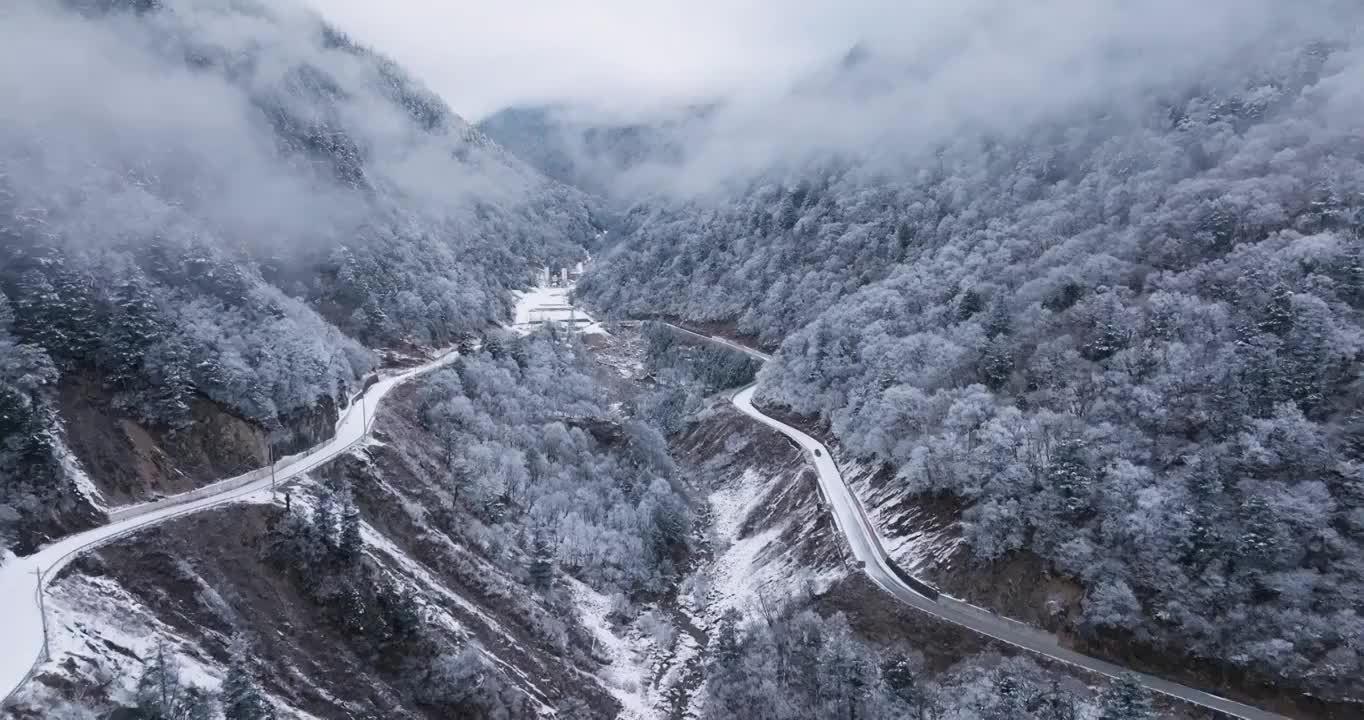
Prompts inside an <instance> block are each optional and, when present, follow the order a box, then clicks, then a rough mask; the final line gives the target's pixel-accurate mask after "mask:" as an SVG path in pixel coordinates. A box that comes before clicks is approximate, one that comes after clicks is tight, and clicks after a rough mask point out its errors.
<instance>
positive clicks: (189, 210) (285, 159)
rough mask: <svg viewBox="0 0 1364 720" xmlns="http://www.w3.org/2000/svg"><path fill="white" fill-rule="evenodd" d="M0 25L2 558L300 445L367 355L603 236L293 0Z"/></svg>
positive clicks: (350, 384)
mask: <svg viewBox="0 0 1364 720" xmlns="http://www.w3.org/2000/svg"><path fill="white" fill-rule="evenodd" d="M0 15H2V17H3V22H0V48H2V49H0V65H3V67H5V68H7V70H6V71H5V72H3V73H0V97H3V98H5V101H4V102H3V103H0V106H2V107H0V295H3V296H4V297H5V299H4V300H0V308H7V309H0V335H2V337H0V354H2V355H0V406H2V407H4V408H5V409H6V412H5V413H4V414H3V418H2V419H0V423H3V427H2V428H0V429H2V430H3V431H4V432H3V434H4V443H3V445H2V446H0V539H4V541H5V542H6V544H14V545H15V546H16V548H17V549H18V550H20V551H27V550H29V549H31V548H32V547H33V546H34V545H35V544H37V543H39V542H42V541H43V540H45V539H48V538H51V537H53V536H55V535H59V534H61V533H62V532H64V531H67V530H70V529H74V528H77V527H82V526H88V525H89V523H90V522H92V521H94V520H97V518H98V516H99V514H100V512H101V511H102V505H103V504H104V502H105V500H106V499H105V498H101V497H100V495H101V494H106V495H108V498H107V501H109V502H127V501H134V500H139V499H146V498H148V497H149V496H150V495H151V494H152V493H154V492H157V491H160V490H162V489H166V490H175V489H183V486H184V484H185V481H184V480H183V479H181V480H175V479H174V478H191V480H190V481H189V483H190V484H193V482H197V481H202V480H203V479H207V478H212V477H218V476H221V475H230V474H234V473H233V471H234V470H236V469H237V468H239V467H253V466H257V465H261V464H264V462H265V461H266V460H267V459H268V457H269V456H270V455H271V454H272V453H286V452H291V451H293V450H295V449H298V448H300V447H306V446H308V445H310V444H312V443H313V442H315V441H316V439H317V438H316V432H317V429H318V428H322V429H325V428H326V427H328V426H329V420H330V419H334V418H335V413H336V407H337V406H338V405H340V404H343V403H344V399H345V398H346V397H348V396H349V395H350V394H351V393H352V391H353V390H354V389H355V387H356V385H357V383H358V382H359V380H360V378H361V377H362V376H364V375H365V373H367V372H368V371H369V370H370V369H371V368H373V367H374V365H375V363H376V358H375V356H374V355H373V353H371V352H370V351H369V350H367V349H366V347H382V346H390V347H392V346H402V345H407V344H415V345H445V344H449V343H451V342H452V341H453V340H454V339H455V338H457V337H459V336H461V335H462V334H465V333H469V332H475V331H481V330H482V329H484V328H486V327H488V326H489V325H490V324H492V323H496V322H499V321H502V320H505V319H506V318H508V316H509V313H510V307H511V296H510V294H509V290H511V289H512V288H515V287H518V286H521V285H523V284H525V283H526V281H527V280H528V279H529V278H530V275H531V268H534V267H537V266H540V265H542V264H546V263H549V262H551V261H559V260H567V259H570V258H577V257H581V256H582V254H583V252H584V250H583V244H584V243H586V242H588V241H590V240H591V239H592V238H593V237H594V236H595V235H596V233H597V229H596V227H595V226H594V225H593V219H592V211H591V208H590V202H589V200H588V199H587V198H586V197H585V196H583V195H582V194H581V193H579V192H577V191H575V190H572V189H570V188H567V187H565V186H563V185H560V184H558V183H555V182H553V181H551V180H548V179H546V178H544V177H543V176H542V175H540V174H539V173H538V172H536V171H535V170H533V169H531V168H529V167H528V166H526V165H525V164H523V163H521V162H520V161H518V160H516V159H515V158H514V157H512V156H511V155H509V154H507V153H506V152H505V151H503V150H502V149H501V148H499V147H497V146H496V145H495V144H493V143H492V142H490V141H489V140H488V139H487V138H486V137H484V136H483V135H481V134H480V133H478V132H477V131H476V130H474V129H473V128H471V127H469V126H468V124H467V123H465V122H464V121H463V120H462V119H461V118H459V117H458V116H457V115H455V114H454V113H453V112H452V111H450V109H449V108H447V107H446V106H445V104H444V103H443V102H441V101H440V100H439V99H438V98H437V97H436V96H435V95H434V94H432V93H431V92H430V91H428V90H427V89H425V88H424V87H422V86H421V85H420V84H419V83H417V82H416V81H414V80H413V79H411V78H410V77H408V76H407V75H406V74H405V73H404V72H403V71H402V70H401V69H400V68H398V67H397V66H396V65H394V64H393V63H392V62H391V61H389V60H387V59H386V58H384V57H382V56H379V55H376V54H374V53H372V52H370V51H368V50H366V49H364V48H360V47H358V46H356V45H355V44H354V43H352V42H351V41H349V40H348V39H347V38H346V37H345V36H344V35H342V34H341V33H339V32H337V31H336V30H334V29H332V28H330V27H329V26H327V25H326V24H325V23H324V22H323V21H322V20H321V19H319V18H318V17H316V16H315V15H314V14H312V13H311V12H310V11H307V10H304V9H302V8H299V7H295V6H293V5H291V4H288V3H269V4H264V3H257V2H251V1H250V0H244V1H236V0H233V1H226V0H224V1H221V2H217V1H213V0H172V1H169V2H131V1H129V2H122V1H118V0H110V1H107V2H103V1H101V2H97V1H94V0H70V1H69V2H65V3H43V2H36V1H32V0H23V1H22V2H18V3H10V4H8V5H7V6H6V8H5V9H4V10H3V11H0ZM20 68H26V69H25V70H23V71H20V70H19V69H20ZM91 408H94V410H93V411H90V410H91ZM224 434H226V435H228V436H230V437H231V438H232V439H231V440H230V441H228V442H223V441H222V439H221V436H222V435H224ZM68 445H70V447H69V448H68V447H67V446H68ZM73 456H74V458H75V459H76V460H77V461H79V462H80V463H83V464H84V466H85V467H86V468H87V469H89V470H91V472H90V473H89V475H90V479H91V481H92V483H93V489H94V492H85V493H77V492H75V491H73V490H72V487H73V485H72V482H73V480H72V478H74V477H75V475H74V474H73V472H72V471H71V467H72V466H71V465H70V463H69V462H65V459H69V458H71V457H73ZM64 462H65V465H64ZM119 467H124V468H128V467H133V468H138V470H137V472H134V473H132V474H131V475H126V474H121V471H119V470H117V469H116V468H119Z"/></svg>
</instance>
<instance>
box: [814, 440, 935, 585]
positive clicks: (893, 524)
mask: <svg viewBox="0 0 1364 720" xmlns="http://www.w3.org/2000/svg"><path fill="white" fill-rule="evenodd" d="M841 469H842V470H843V476H844V477H845V478H848V480H849V483H850V484H851V487H852V490H853V491H854V492H856V493H857V494H858V495H859V496H860V497H862V498H863V499H864V504H865V505H866V508H867V515H868V516H870V517H871V520H872V524H874V525H875V526H876V527H877V528H880V529H881V532H882V533H885V536H884V538H883V544H884V546H885V548H886V552H887V553H889V554H890V556H891V557H892V558H894V559H895V561H896V562H898V563H900V567H902V568H904V569H905V571H906V572H908V573H909V574H911V575H918V574H920V573H923V572H925V571H928V570H935V569H938V568H941V567H945V566H946V565H947V564H948V561H949V560H950V559H951V557H952V555H953V554H954V553H955V552H956V550H957V547H958V546H959V545H960V544H961V542H962V540H961V528H960V526H959V525H958V524H956V523H952V524H950V525H946V526H944V527H941V528H938V529H930V528H925V527H924V526H925V525H926V524H927V523H924V522H908V523H907V522H905V521H906V520H909V519H912V518H913V516H914V514H915V510H914V509H913V508H911V509H909V510H908V511H905V510H904V509H903V506H902V505H900V504H899V500H900V498H899V497H898V496H897V495H896V494H895V493H894V492H890V491H889V488H886V489H883V491H882V492H881V493H877V492H875V491H873V490H872V489H871V488H870V487H868V486H867V483H865V482H864V481H865V480H868V479H870V478H871V477H873V476H875V475H876V472H877V468H875V467H870V466H867V465H866V464H864V463H858V462H848V463H843V464H842V468H841ZM906 525H908V526H910V527H913V528H914V529H913V530H912V531H910V532H908V533H906V534H903V535H894V534H891V533H890V531H889V530H888V529H889V528H899V527H903V526H906Z"/></svg>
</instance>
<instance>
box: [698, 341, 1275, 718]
mask: <svg viewBox="0 0 1364 720" xmlns="http://www.w3.org/2000/svg"><path fill="white" fill-rule="evenodd" d="M712 339H715V340H719V339H718V338H712ZM727 344H730V343H727ZM735 347H738V346H735ZM745 352H751V354H755V355H758V353H756V351H749V350H747V349H745ZM756 389H757V386H756V385H749V386H748V387H746V388H744V389H742V390H740V391H739V392H738V393H736V394H735V396H734V405H735V406H736V407H738V408H739V410H740V411H741V412H743V413H744V414H745V415H748V416H749V417H752V418H754V419H756V420H758V421H759V422H761V423H763V424H764V425H767V426H769V427H772V428H774V429H776V430H777V431H778V432H780V433H782V434H783V435H785V436H787V437H788V438H791V439H792V440H794V441H795V442H796V443H797V444H799V445H800V446H801V447H802V448H804V449H805V450H806V452H807V453H809V457H808V460H810V461H811V462H812V463H813V464H814V466H815V470H816V471H817V472H818V476H819V484H820V488H821V489H822V490H823V493H824V497H825V499H826V500H827V501H828V505H829V508H830V511H831V512H832V513H833V518H834V522H835V524H836V525H837V526H838V528H839V530H840V531H841V532H842V533H843V535H844V537H846V538H847V539H848V545H849V546H851V548H852V553H853V556H854V557H856V558H857V559H858V560H859V561H862V562H863V563H865V568H866V573H867V576H868V577H870V578H871V581H872V582H874V583H876V585H877V586H879V587H880V588H881V589H882V590H885V591H886V592H888V593H890V594H891V595H893V596H895V598H896V599H898V600H900V601H901V602H903V603H905V604H907V605H912V606H913V607H915V608H917V609H919V610H922V611H923V612H926V613H929V614H930V615H934V616H936V617H938V618H941V619H943V620H945V621H947V622H950V623H952V624H953V625H960V626H962V627H965V628H969V629H971V630H974V631H976V632H978V633H981V634H983V635H988V636H990V637H992V638H995V639H996V640H1000V641H1002V642H1006V643H1009V644H1010V645H1015V646H1017V647H1020V648H1023V649H1025V650H1030V651H1032V652H1035V653H1038V654H1041V655H1046V656H1047V657H1050V658H1053V659H1055V660H1060V661H1061V662H1065V663H1069V664H1071V665H1077V666H1079V667H1082V668H1085V669H1087V670H1092V671H1094V672H1098V673H1102V674H1104V675H1108V676H1110V677H1113V676H1117V675H1120V674H1122V673H1124V672H1129V671H1128V670H1127V669H1126V668H1123V667H1121V666H1118V665H1115V664H1113V663H1110V662H1107V661H1104V660H1099V659H1097V658H1092V657H1089V656H1087V655H1082V654H1080V653H1078V652H1075V651H1074V650H1070V649H1067V648H1064V647H1061V646H1060V644H1059V643H1058V642H1057V639H1056V637H1055V636H1054V635H1052V634H1050V633H1047V632H1045V631H1043V630H1039V629H1037V628H1034V627H1031V626H1028V625H1024V624H1023V623H1020V622H1017V621H1014V620H1009V619H1007V618H1003V617H1000V616H999V615H995V614H994V613H991V612H989V611H987V610H983V609H981V608H978V607H975V606H974V605H969V604H967V603H964V602H962V601H960V600H957V599H955V598H950V597H948V596H946V595H943V596H941V597H939V598H938V599H937V600H932V599H929V598H928V597H925V596H924V595H920V594H919V593H917V592H915V591H914V590H913V589H911V588H910V587H909V586H908V585H906V584H905V583H904V582H902V581H901V580H900V579H899V578H897V577H896V576H895V574H894V573H892V572H891V570H890V567H889V565H887V563H886V552H885V550H884V549H883V548H882V547H881V539H880V537H879V535H878V534H877V532H876V528H875V526H874V525H873V524H872V522H871V520H870V519H869V518H868V517H867V513H866V511H865V510H864V509H863V507H862V503H861V501H860V500H859V499H858V498H857V496H856V494H855V493H853V491H852V489H851V488H849V487H848V485H847V483H846V482H844V480H843V476H842V474H841V473H839V471H838V466H837V465H836V464H834V461H833V457H832V456H831V455H830V454H829V449H828V448H826V447H824V445H823V444H822V443H820V442H819V441H818V440H816V439H814V438H813V437H810V436H809V435H807V434H805V433H804V432H801V431H800V430H797V429H796V428H793V427H791V426H790V425H787V424H785V423H783V422H781V421H779V420H775V419H773V418H771V417H768V416H767V415H764V414H763V413H762V412H761V411H759V410H758V409H757V408H755V407H753V393H754V391H755V390H756ZM816 450H818V451H819V453H818V454H815V451H816ZM1134 674H1135V675H1136V676H1137V678H1138V679H1139V680H1140V681H1141V683H1142V684H1143V685H1145V686H1146V687H1148V688H1150V689H1151V690H1153V691H1155V692H1159V693H1163V694H1165V695H1170V696H1173V697H1176V698H1179V699H1181V700H1186V701H1188V702H1191V703H1194V704H1196V705H1201V706H1203V707H1206V708H1212V709H1214V710H1218V711H1221V712H1224V713H1226V714H1228V715H1232V716H1235V717H1239V718H1246V720H1287V718H1285V717H1284V716H1282V715H1276V714H1274V713H1271V712H1266V711H1264V710H1260V709H1258V708H1253V707H1250V706H1249V705H1243V704H1241V703H1238V702H1233V701H1231V700H1227V699H1225V698H1221V697H1218V696H1216V695H1213V694H1210V693H1206V692H1203V691H1202V690H1196V689H1194V688H1190V687H1185V686H1183V685H1180V684H1178V683H1174V682H1170V681H1168V680H1163V679H1161V678H1158V677H1154V676H1151V675H1145V674H1141V673H1134Z"/></svg>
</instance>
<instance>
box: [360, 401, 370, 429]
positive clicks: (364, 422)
mask: <svg viewBox="0 0 1364 720" xmlns="http://www.w3.org/2000/svg"><path fill="white" fill-rule="evenodd" d="M367 432H369V413H368V412H367V411H366V410H365V394H364V393H360V436H361V437H364V435H365V433H367Z"/></svg>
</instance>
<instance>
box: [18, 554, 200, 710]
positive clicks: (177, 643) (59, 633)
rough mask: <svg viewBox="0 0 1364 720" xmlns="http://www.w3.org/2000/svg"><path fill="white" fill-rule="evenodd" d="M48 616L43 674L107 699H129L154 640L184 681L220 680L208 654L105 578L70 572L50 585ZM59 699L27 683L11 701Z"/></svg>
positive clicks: (38, 703) (44, 703)
mask: <svg viewBox="0 0 1364 720" xmlns="http://www.w3.org/2000/svg"><path fill="white" fill-rule="evenodd" d="M47 614H48V624H49V627H50V629H51V635H52V646H51V651H52V658H53V660H51V661H49V662H47V663H44V664H43V666H42V668H41V670H40V672H42V673H43V674H53V675H58V676H62V677H69V678H71V679H72V680H79V684H80V685H84V686H88V687H96V688H100V687H107V688H108V695H109V697H110V698H111V699H112V700H114V701H116V702H123V703H131V702H132V699H133V695H134V691H135V689H136V687H137V678H138V676H139V675H140V674H141V672H142V664H141V663H142V662H145V661H148V660H151V659H152V658H153V657H155V655H156V651H157V646H158V643H164V648H165V652H166V653H167V655H168V656H171V657H173V658H174V660H175V662H176V663H177V664H178V666H179V669H180V676H181V679H182V680H183V681H185V682H186V683H187V684H190V685H195V686H197V687H200V688H202V689H204V690H207V691H210V692H212V691H216V690H217V688H218V686H219V685H220V684H221V678H220V674H221V673H220V671H219V670H218V669H217V667H216V665H215V664H214V663H213V661H212V659H211V658H210V657H209V656H208V655H207V654H205V653H204V652H203V651H202V650H200V649H199V648H198V647H196V646H195V645H193V644H192V643H189V642H187V641H185V640H184V639H183V638H180V637H179V636H177V635H176V634H175V633H174V632H173V631H172V630H171V629H170V627H169V626H167V625H165V624H163V623H161V622H160V621H159V620H157V619H156V618H155V617H154V616H153V615H152V614H151V613H150V612H148V611H147V609H146V608H145V607H144V606H143V605H142V604H141V603H139V602H138V600H137V599H136V598H135V597H133V596H132V595H131V594H129V593H128V592H127V590H125V589H124V588H123V586H121V585H119V584H118V583H117V582H115V581H114V580H112V579H110V578H108V577H89V576H85V575H79V574H73V575H71V576H70V577H68V578H67V579H66V580H65V581H63V582H62V583H59V584H57V585H54V586H53V587H51V588H49V589H48V592H47ZM58 659H60V662H57V660H58ZM58 697H59V695H58V693H56V692H55V691H54V690H53V688H51V687H49V686H48V685H47V684H45V683H30V684H28V685H27V686H25V687H24V688H23V690H21V691H20V692H19V693H17V694H16V695H15V697H14V700H15V704H16V706H17V707H25V706H29V707H36V708H48V707H51V706H52V703H54V702H56V701H57V698H58Z"/></svg>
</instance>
